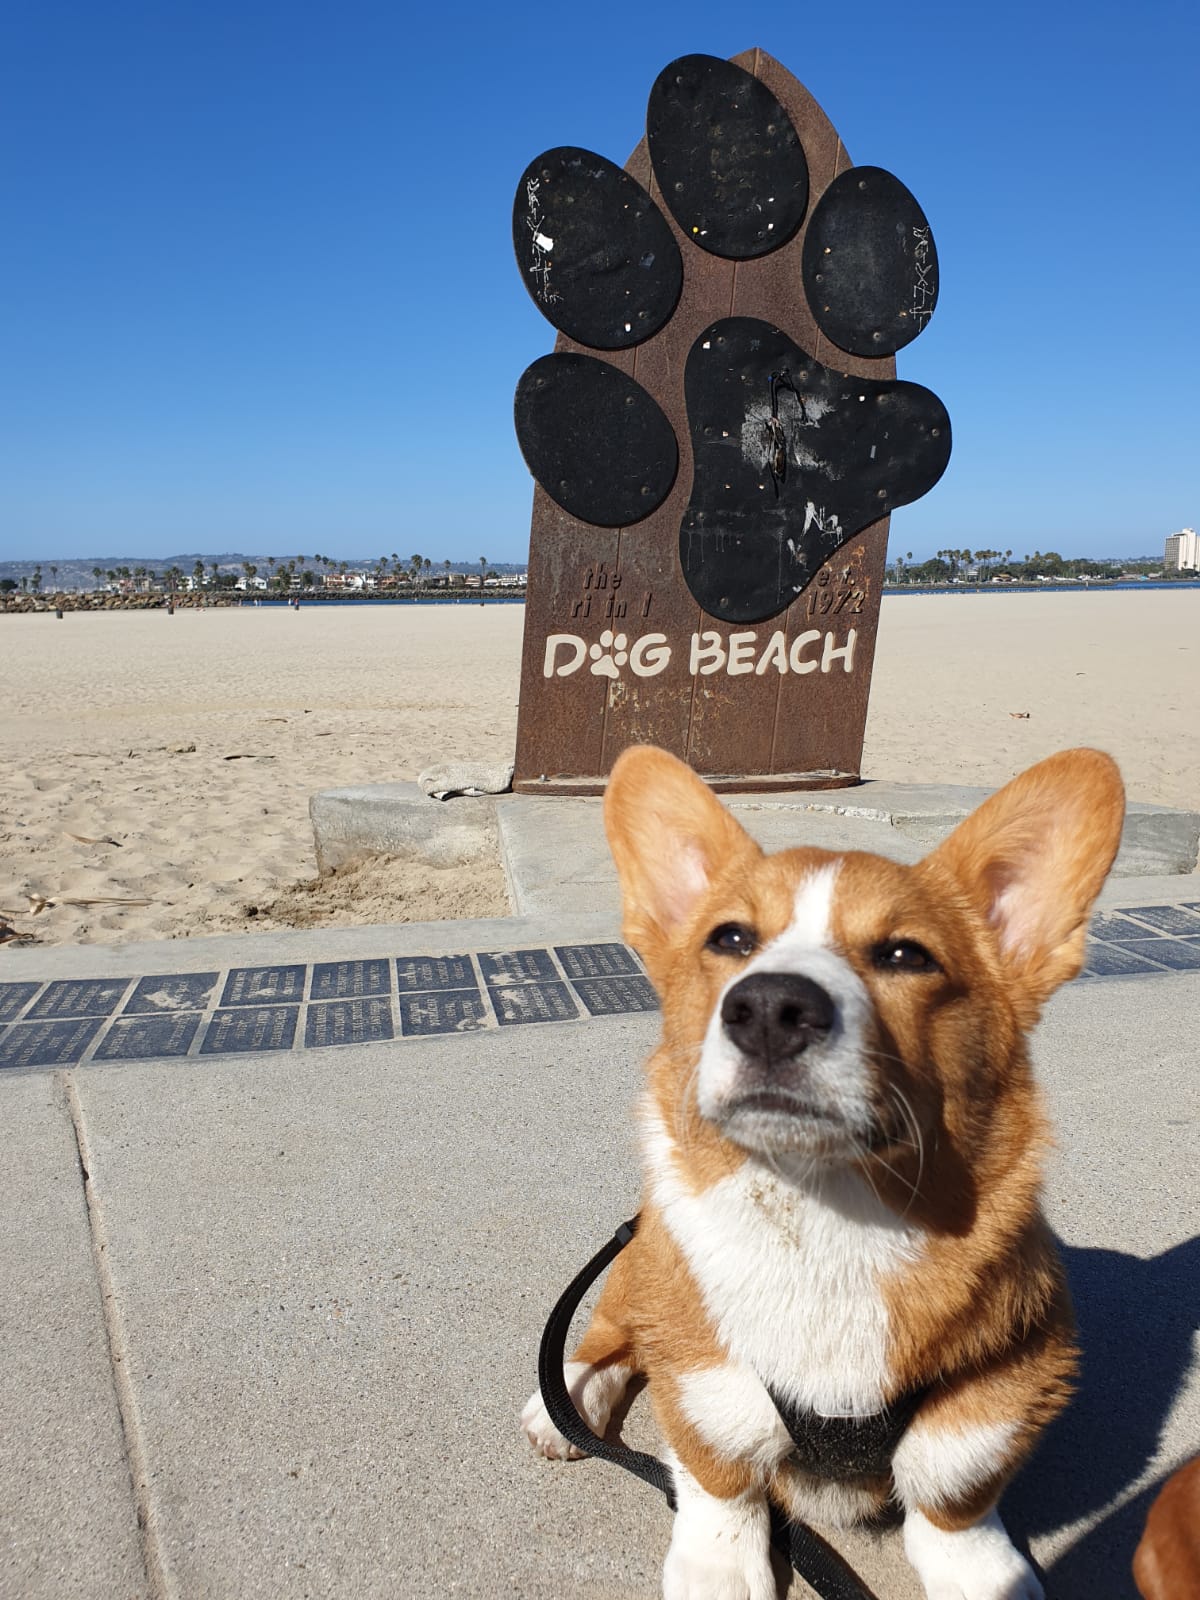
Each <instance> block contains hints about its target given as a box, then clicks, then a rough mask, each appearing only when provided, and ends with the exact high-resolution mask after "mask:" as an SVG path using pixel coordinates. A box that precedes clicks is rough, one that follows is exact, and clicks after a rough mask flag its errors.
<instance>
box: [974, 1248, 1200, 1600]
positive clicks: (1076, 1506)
mask: <svg viewBox="0 0 1200 1600" xmlns="http://www.w3.org/2000/svg"><path fill="white" fill-rule="evenodd" d="M1061 1249H1062V1254H1063V1259H1064V1261H1065V1262H1066V1267H1067V1275H1068V1277H1069V1279H1070V1283H1071V1292H1072V1294H1073V1296H1074V1298H1075V1313H1076V1316H1077V1318H1078V1320H1079V1338H1080V1344H1081V1346H1082V1349H1083V1366H1082V1373H1081V1380H1080V1388H1079V1392H1078V1393H1077V1395H1076V1396H1075V1399H1074V1400H1073V1401H1072V1403H1071V1405H1070V1406H1069V1407H1068V1408H1067V1410H1066V1412H1065V1413H1064V1414H1063V1415H1062V1417H1060V1418H1059V1420H1058V1421H1057V1422H1056V1423H1055V1424H1054V1425H1053V1426H1052V1427H1051V1428H1050V1429H1049V1431H1048V1432H1047V1434H1046V1436H1045V1439H1044V1440H1043V1442H1042V1444H1041V1446H1040V1448H1039V1449H1038V1451H1037V1454H1036V1455H1035V1457H1034V1459H1033V1461H1032V1462H1031V1463H1030V1465H1029V1467H1028V1468H1027V1469H1026V1471H1024V1472H1022V1473H1021V1474H1020V1475H1019V1476H1018V1477H1017V1479H1016V1482H1015V1483H1014V1484H1013V1486H1012V1488H1011V1490H1010V1491H1009V1492H1008V1494H1006V1495H1005V1497H1004V1503H1003V1507H1002V1510H1003V1514H1004V1518H1005V1522H1006V1524H1007V1525H1008V1526H1009V1527H1010V1528H1011V1529H1012V1531H1013V1532H1014V1534H1016V1535H1017V1536H1018V1537H1019V1539H1021V1541H1022V1542H1023V1541H1024V1540H1025V1539H1026V1538H1029V1537H1031V1536H1034V1535H1036V1534H1041V1533H1049V1532H1052V1531H1053V1530H1055V1529H1058V1528H1062V1527H1067V1526H1069V1525H1070V1524H1072V1523H1075V1522H1078V1521H1080V1520H1081V1519H1083V1518H1085V1517H1086V1518H1095V1517H1097V1516H1099V1517H1100V1520H1099V1521H1098V1522H1097V1523H1096V1525H1095V1527H1093V1528H1092V1529H1090V1531H1089V1532H1088V1533H1087V1534H1086V1535H1085V1536H1084V1537H1083V1538H1081V1539H1080V1540H1079V1542H1078V1543H1077V1544H1074V1545H1073V1546H1072V1547H1071V1548H1070V1549H1069V1550H1067V1551H1065V1552H1064V1553H1063V1554H1062V1555H1060V1556H1059V1557H1058V1558H1057V1559H1056V1560H1055V1561H1054V1562H1053V1564H1052V1565H1051V1567H1050V1568H1049V1569H1048V1574H1049V1579H1050V1582H1049V1584H1048V1586H1047V1587H1048V1590H1049V1591H1050V1592H1052V1593H1053V1595H1054V1596H1055V1600H1085V1597H1086V1600H1095V1596H1096V1595H1097V1593H1098V1590H1097V1587H1096V1586H1097V1582H1098V1581H1101V1580H1100V1575H1101V1574H1103V1575H1104V1576H1103V1579H1102V1584H1103V1594H1104V1596H1105V1600H1122V1597H1124V1596H1126V1595H1129V1596H1136V1590H1135V1588H1134V1585H1133V1578H1132V1576H1131V1574H1130V1563H1131V1562H1132V1560H1133V1552H1134V1550H1135V1549H1136V1547H1137V1542H1138V1540H1139V1539H1140V1537H1141V1533H1142V1528H1143V1526H1144V1524H1145V1520H1146V1513H1147V1511H1148V1510H1149V1508H1150V1502H1151V1501H1152V1500H1153V1498H1154V1495H1155V1493H1156V1492H1157V1489H1158V1484H1157V1483H1156V1484H1154V1485H1152V1486H1151V1487H1148V1488H1146V1489H1144V1490H1142V1491H1140V1492H1139V1493H1138V1494H1137V1495H1136V1496H1135V1497H1134V1498H1133V1499H1132V1500H1130V1501H1129V1503H1128V1504H1126V1505H1123V1506H1121V1507H1120V1508H1119V1509H1117V1510H1114V1511H1112V1512H1111V1513H1109V1514H1108V1515H1103V1514H1102V1513H1103V1512H1104V1508H1105V1507H1106V1506H1110V1505H1111V1504H1112V1503H1113V1501H1114V1500H1116V1499H1118V1498H1119V1497H1120V1496H1121V1494H1122V1493H1124V1492H1125V1491H1127V1490H1128V1489H1129V1488H1130V1487H1131V1486H1132V1485H1133V1484H1135V1483H1137V1482H1138V1481H1139V1479H1141V1478H1142V1477H1143V1476H1144V1474H1145V1472H1146V1470H1147V1468H1148V1467H1149V1466H1150V1464H1151V1462H1152V1461H1153V1460H1154V1458H1155V1456H1156V1454H1157V1452H1158V1446H1159V1439H1160V1436H1161V1434H1162V1430H1163V1426H1164V1424H1165V1422H1166V1420H1167V1417H1168V1415H1169V1413H1170V1410H1171V1407H1172V1405H1173V1403H1174V1400H1175V1397H1176V1395H1177V1394H1178V1393H1179V1391H1180V1389H1181V1388H1182V1386H1183V1383H1184V1380H1185V1378H1186V1376H1187V1373H1188V1370H1189V1368H1190V1367H1191V1364H1192V1339H1193V1335H1194V1332H1195V1328H1196V1321H1197V1310H1198V1308H1200V1238H1195V1239H1189V1240H1187V1241H1186V1242H1185V1243H1183V1244H1179V1245H1176V1246H1175V1247H1174V1248H1173V1249H1170V1250H1165V1251H1164V1252H1163V1253H1162V1255H1159V1256H1154V1257H1153V1258H1152V1259H1150V1260H1148V1261H1143V1260H1142V1259H1141V1258H1140V1257H1138V1256H1132V1255H1125V1254H1123V1253H1122V1252H1121V1251H1119V1250H1091V1249H1083V1248H1080V1247H1077V1246H1074V1245H1066V1244H1063V1245H1061ZM1192 1447H1193V1448H1194V1442H1193V1446H1192ZM1163 1476H1164V1477H1165V1476H1166V1471H1165V1470H1164V1473H1163Z"/></svg>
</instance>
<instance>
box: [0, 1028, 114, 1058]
mask: <svg viewBox="0 0 1200 1600" xmlns="http://www.w3.org/2000/svg"><path fill="white" fill-rule="evenodd" d="M103 1026H104V1018H103V1017H86V1018H82V1019H80V1020H79V1021H69V1022H16V1023H14V1024H13V1026H12V1027H11V1028H9V1030H8V1032H7V1033H5V1034H4V1035H3V1036H2V1037H0V1067H69V1066H72V1065H74V1063H75V1062H76V1061H78V1060H79V1059H80V1057H81V1056H82V1055H83V1053H84V1052H85V1051H86V1049H87V1047H88V1046H89V1045H90V1044H91V1042H92V1040H93V1039H94V1038H95V1037H96V1035H97V1034H98V1033H99V1032H100V1029H101V1028H102V1027H103Z"/></svg>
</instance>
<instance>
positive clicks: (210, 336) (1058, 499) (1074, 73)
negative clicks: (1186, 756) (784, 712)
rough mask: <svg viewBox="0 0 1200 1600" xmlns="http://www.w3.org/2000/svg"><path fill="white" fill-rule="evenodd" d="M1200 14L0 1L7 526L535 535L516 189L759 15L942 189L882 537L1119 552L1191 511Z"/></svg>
mask: <svg viewBox="0 0 1200 1600" xmlns="http://www.w3.org/2000/svg"><path fill="white" fill-rule="evenodd" d="M1198 17H1200V8H1197V7H1196V5H1195V4H1194V0H1192V3H1188V4H1184V3H1178V4H1176V3H1173V0H1145V3H1143V4H1142V5H1141V6H1140V7H1134V6H1132V5H1120V6H1117V5H1113V4H1108V3H1104V0H1101V3H1091V4H1087V5H1084V4H1074V3H1072V4H1055V3H1054V0H1049V3H1042V4H1027V3H1025V0H1014V3H1011V4H1008V5H1006V6H1003V7H999V6H992V5H987V4H974V5H972V4H963V3H961V0H958V3H954V4H948V3H944V0H925V3H924V4H922V5H896V4H895V3H894V0H892V3H888V4H883V3H880V0H856V3H855V4H854V5H846V6H841V7H829V6H825V7H820V8H818V7H815V6H801V5H795V4H786V5H775V6H763V7H756V8H753V10H751V9H750V8H746V7H744V6H737V5H731V4H726V5H724V6H717V5H715V4H712V3H710V0H689V3H688V4H686V5H685V4H681V3H673V0H672V3H667V4H659V5H656V4H654V3H653V0H649V3H647V0H639V3H630V0H604V3H600V4H591V3H587V0H584V3H581V4H575V5H572V6H569V7H557V8H556V7H551V6H545V5H540V6H536V7H535V6H520V5H515V6H514V5H507V6H497V5H495V4H488V5H454V4H448V5H443V6H440V7H429V8H423V9H422V11H421V12H420V14H419V15H418V14H414V8H413V7H410V6H404V5H401V4H387V5H385V4H375V3H362V0H338V3H337V4H333V3H327V0H287V3H275V0H237V3H233V0H204V3H202V4H195V3H174V0H149V3H131V0H101V3H97V0H75V3H65V0H8V3H7V4H6V5H4V6H3V7H2V8H0V308H2V310H0V559H5V558H7V559H21V558H30V557H42V558H50V557H52V556H72V555H91V554H104V553H110V554H117V553H123V554H129V555H146V556H151V555H161V554H167V553H171V552H175V551H181V550H190V549H198V548H203V549H206V550H225V549H241V550H253V551H260V552H265V551H268V550H270V551H277V552H279V553H281V554H295V553H296V552H298V551H301V550H303V551H312V550H320V551H321V552H322V553H324V554H329V555H333V556H347V555H354V554H362V555H377V554H383V553H385V552H386V553H390V552H391V551H392V550H396V551H400V552H402V553H404V554H406V555H407V554H409V553H411V552H412V551H414V550H420V551H421V552H422V553H423V554H426V555H429V556H431V557H433V558H435V559H442V558H444V557H447V556H449V557H464V558H473V557H476V556H478V555H480V554H487V555H488V556H489V557H490V558H491V559H492V560H515V561H520V560H523V559H524V556H525V552H526V550H527V547H528V522H529V506H530V499H531V485H530V480H529V478H528V475H527V473H526V471H525V468H524V465H523V463H522V461H521V458H520V455H519V453H518V450H517V447H516V443H515V440H514V437H513V432H512V391H513V388H514V386H515V384H516V381H517V378H518V377H519V375H520V373H521V371H522V370H523V368H524V367H525V366H526V365H527V363H528V362H529V361H531V360H532V359H533V358H534V357H535V356H537V355H539V354H541V353H543V352H544V351H545V350H548V349H549V348H550V347H551V342H552V340H551V330H550V329H549V328H548V327H547V326H546V325H545V324H544V323H543V322H542V320H541V318H540V317H539V316H538V314H537V312H536V311H535V310H534V307H533V305H532V302H531V301H530V300H529V299H528V297H527V295H526V293H525V291H524V289H523V288H522V286H521V282H520V279H519V276H518V273H517V270H516V267H515V265H514V262H513V259H512V247H511V241H510V233H509V228H510V222H509V218H510V210H511V205H512V194H513V189H514V186H515V183H516V180H517V178H518V176H519V175H520V173H521V171H522V170H523V168H524V166H525V164H526V163H527V162H528V161H529V160H530V159H532V157H533V156H534V155H536V154H537V153H538V152H539V151H540V150H542V149H545V148H547V147H549V146H551V145H555V144H568V143H570V144H582V145H585V146H588V147H590V148H592V149H595V150H599V151H601V152H602V153H604V154H606V155H609V156H611V157H612V158H613V159H614V160H616V161H618V162H623V161H624V160H625V159H626V158H627V156H628V154H629V152H630V150H631V149H632V148H633V146H634V145H635V144H636V143H637V141H638V139H639V137H640V136H641V133H642V124H643V119H644V115H645V102H646V95H647V92H648V90H649V88H650V84H651V83H652V81H653V79H654V77H655V75H656V74H657V72H658V71H659V70H660V69H661V67H663V66H664V65H665V64H666V63H667V62H668V61H669V60H670V59H672V57H674V56H676V55H680V54H684V53H686V52H689V51H697V50H698V51H707V52H710V53H712V54H715V55H732V54H734V53H735V52H737V51H739V50H743V49H747V48H750V47H752V46H754V45H755V44H758V45H761V46H762V47H763V48H765V49H767V50H769V51H770V52H771V53H772V54H774V55H775V56H777V57H778V58H779V59H780V60H781V61H782V62H783V63H784V65H785V66H787V67H788V68H789V69H790V70H791V71H792V72H794V73H795V74H796V76H797V77H799V78H800V79H801V81H802V82H804V83H806V84H807V86H808V88H809V89H810V90H811V91H812V93H813V94H814V95H815V96H816V98H817V99H818V100H819V101H820V102H821V103H822V105H823V106H824V107H825V109H826V111H827V112H828V113H829V115H830V117H831V118H832V120H833V122H834V124H835V125H836V126H837V128H838V130H839V132H840V133H841V135H842V137H843V139H844V140H845V142H846V144H847V147H848V148H849V151H850V154H851V157H852V158H853V159H854V160H855V161H857V162H860V163H871V164H876V165H880V166H884V167H888V168H889V169H891V170H892V171H894V172H895V173H896V174H897V175H898V176H899V177H900V178H902V179H903V181H904V182H905V183H907V184H908V186H909V188H910V189H912V190H913V192H914V193H915V195H916V196H917V198H918V200H919V201H920V203H921V205H922V206H923V207H924V209H925V211H926V213H927V215H928V217H929V219H930V221H931V222H932V224H933V229H934V234H935V237H936V239H937V242H938V248H939V253H940V257H941V266H942V298H941V302H940V305H939V308H938V311H937V315H936V316H935V318H934V320H933V322H932V323H931V325H930V326H929V328H928V329H927V330H926V332H925V333H924V334H923V335H922V337H921V338H920V339H919V340H918V341H917V343H916V344H914V345H913V346H911V347H910V348H909V349H908V350H906V351H904V352H902V354H901V357H900V372H901V375H902V376H904V377H906V378H910V379H913V380H915V381H917V382H920V383H925V384H927V385H928V386H929V387H930V388H932V389H934V390H936V391H937V393H938V394H939V395H941V397H942V399H943V400H944V401H945V402H946V405H947V406H948V408H949V411H950V415H951V418H952V420H953V424H954V430H955V449H954V456H953V458H952V460H951V463H950V467H949V470H948V472H947V475H946V477H945V478H944V479H943V481H942V483H941V484H939V485H938V487H937V488H936V489H935V490H934V491H933V492H932V493H931V494H930V495H929V496H927V497H926V499H925V500H923V501H921V502H919V503H918V504H917V505H915V506H912V507H909V508H907V509H905V510H903V511H901V512H899V513H897V515H896V517H895V518H894V519H893V539H892V549H893V551H897V550H898V551H900V552H901V553H903V552H904V551H906V550H913V551H915V552H917V553H918V554H925V553H929V552H931V551H932V550H934V549H937V548H939V547H941V546H943V545H953V546H969V547H970V548H973V549H974V548H978V547H980V546H990V547H996V548H1001V549H1005V548H1012V549H1013V550H1015V551H1017V552H1018V553H1024V552H1025V551H1027V550H1028V551H1031V550H1033V549H1035V548H1039V549H1043V550H1046V549H1058V550H1060V551H1062V552H1063V553H1083V552H1085V551H1086V552H1091V553H1096V554H1133V553H1137V552H1140V551H1158V550H1161V546H1162V540H1163V538H1164V537H1165V536H1166V535H1167V534H1168V533H1171V532H1173V531H1174V530H1176V529H1177V528H1179V527H1181V526H1183V525H1195V524H1196V523H1197V521H1200V438H1198V434H1200V430H1198V427H1197V423H1198V411H1200V407H1198V405H1197V394H1198V392H1200V390H1198V383H1197V374H1198V372H1200V318H1198V317H1197V313H1196V295H1197V287H1196V286H1197V278H1198V267H1200V204H1198V202H1200V177H1198V174H1200V115H1198V114H1197V62H1198V60H1200V48H1198V47H1200V20H1198Z"/></svg>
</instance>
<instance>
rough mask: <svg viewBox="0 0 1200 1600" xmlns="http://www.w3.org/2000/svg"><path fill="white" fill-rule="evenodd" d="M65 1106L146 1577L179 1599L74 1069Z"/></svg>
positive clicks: (160, 1592) (165, 1598) (163, 1594)
mask: <svg viewBox="0 0 1200 1600" xmlns="http://www.w3.org/2000/svg"><path fill="white" fill-rule="evenodd" d="M63 1081H64V1083H65V1088H66V1098H67V1107H68V1109H69V1112H70V1116H71V1124H72V1127H73V1128H74V1130H75V1148H76V1151H77V1153H78V1157H79V1174H80V1179H81V1181H82V1184H83V1199H84V1205H85V1206H86V1208H87V1218H88V1231H89V1234H90V1236H91V1244H92V1260H93V1262H94V1264H95V1270H96V1281H97V1285H98V1287H99V1290H100V1305H101V1311H102V1314H103V1317H104V1332H105V1336H106V1338H107V1340H108V1358H109V1368H110V1371H111V1372H112V1381H113V1391H114V1394H115V1396H116V1402H117V1414H118V1416H119V1418H120V1423H121V1435H122V1439H123V1441H124V1445H125V1459H126V1461H127V1463H128V1466H129V1476H130V1484H131V1488H132V1492H133V1505H134V1511H135V1513H136V1517H137V1528H138V1542H139V1545H140V1547H141V1552H142V1562H143V1565H144V1566H145V1569H146V1579H147V1582H148V1584H149V1586H150V1595H151V1597H152V1600H176V1594H177V1591H176V1588H175V1585H174V1584H173V1583H172V1582H171V1579H170V1577H169V1575H168V1572H167V1567H166V1562H165V1559H164V1556H163V1548H162V1541H161V1539H160V1537H159V1532H158V1519H157V1517H156V1516H155V1514H154V1507H153V1504H152V1502H151V1496H150V1473H149V1463H148V1460H147V1455H146V1446H145V1440H144V1439H143V1437H142V1429H141V1421H140V1417H139V1413H138V1405H137V1397H136V1395H135V1394H134V1389H133V1380H132V1378H131V1376H130V1361H129V1341H128V1339H127V1337H126V1333H125V1325H124V1320H123V1319H122V1316H121V1312H120V1309H119V1306H118V1303H117V1294H116V1287H115V1285H114V1283H113V1278H112V1273H111V1272H110V1270H109V1265H108V1239H107V1237H106V1235H105V1228H104V1217H103V1214H102V1211H101V1207H100V1199H99V1196H98V1194H97V1192H96V1184H95V1177H94V1169H93V1166H92V1153H91V1150H90V1149H89V1147H88V1137H87V1126H86V1123H85V1120H84V1114H83V1106H82V1105H81V1104H80V1100H79V1093H78V1090H77V1088H76V1085H75V1082H74V1077H73V1074H71V1073H65V1074H64V1075H63Z"/></svg>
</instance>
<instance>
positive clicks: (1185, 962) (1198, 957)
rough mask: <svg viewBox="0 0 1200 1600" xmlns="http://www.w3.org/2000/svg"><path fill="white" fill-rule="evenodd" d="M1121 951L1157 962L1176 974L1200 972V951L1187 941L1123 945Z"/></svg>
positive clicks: (1145, 942) (1161, 941)
mask: <svg viewBox="0 0 1200 1600" xmlns="http://www.w3.org/2000/svg"><path fill="white" fill-rule="evenodd" d="M1121 949H1122V950H1128V951H1129V953H1130V954H1131V955H1138V956H1144V957H1145V959H1146V960H1147V961H1157V962H1159V964H1160V965H1162V966H1164V967H1170V968H1171V969H1172V971H1174V972H1198V971H1200V949H1197V948H1196V946H1195V945H1193V944H1191V943H1189V941H1188V940H1186V939H1149V940H1143V941H1142V943H1141V944H1123V945H1122V946H1121Z"/></svg>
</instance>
